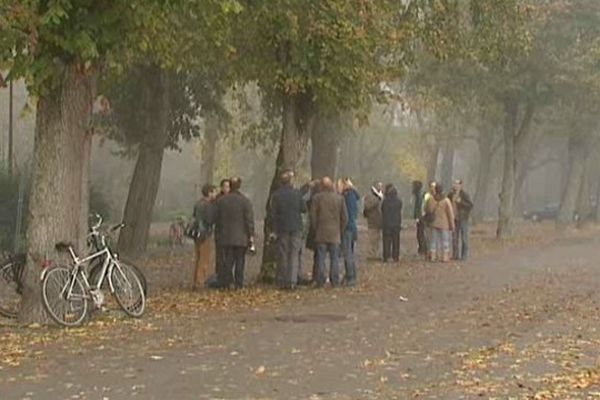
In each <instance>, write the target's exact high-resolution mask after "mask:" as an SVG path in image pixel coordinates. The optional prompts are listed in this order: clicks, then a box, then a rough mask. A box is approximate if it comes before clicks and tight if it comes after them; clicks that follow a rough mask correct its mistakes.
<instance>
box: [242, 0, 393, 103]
mask: <svg viewBox="0 0 600 400" xmlns="http://www.w3.org/2000/svg"><path fill="white" fill-rule="evenodd" d="M245 4H246V8H245V11H244V12H242V13H241V14H240V16H239V19H240V22H239V24H238V26H239V28H240V29H239V32H238V41H237V42H238V43H239V58H238V60H239V61H241V63H240V66H239V70H240V76H241V77H242V78H243V79H246V80H251V81H256V82H258V84H259V86H260V87H261V89H262V90H263V91H264V93H266V95H267V98H268V99H269V100H270V101H275V103H277V102H278V100H277V99H281V98H282V96H301V95H306V96H308V97H309V98H310V100H311V101H314V102H315V103H316V104H317V105H318V107H319V109H330V110H338V109H341V110H343V109H357V108H360V107H362V106H364V105H365V104H366V103H367V102H368V100H370V98H371V95H372V94H373V93H374V91H375V89H376V87H377V86H376V85H377V84H378V83H379V81H380V80H381V78H382V76H383V74H384V72H385V70H386V62H385V57H384V55H386V54H391V53H392V52H391V50H390V49H389V48H387V47H388V46H389V45H390V44H391V43H393V41H390V40H388V39H389V38H390V37H392V34H393V33H394V30H393V28H394V25H393V21H394V18H395V15H399V14H400V13H401V9H400V8H401V6H399V5H398V2H395V1H387V0H382V1H377V2H370V1H348V0H318V1H317V0H310V1H298V0H282V1H276V2H274V1H270V0H256V1H246V2H245Z"/></svg>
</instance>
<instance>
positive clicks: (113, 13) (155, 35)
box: [0, 0, 179, 95]
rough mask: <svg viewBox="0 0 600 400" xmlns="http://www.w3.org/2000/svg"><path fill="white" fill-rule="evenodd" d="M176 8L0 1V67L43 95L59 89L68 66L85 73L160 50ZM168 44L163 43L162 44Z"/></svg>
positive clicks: (153, 3) (150, 2)
mask: <svg viewBox="0 0 600 400" xmlns="http://www.w3.org/2000/svg"><path fill="white" fill-rule="evenodd" d="M178 3H179V2H177V1H175V2H165V1H160V0H131V1H111V2H106V1H96V0H0V10H1V16H0V65H2V66H3V67H5V68H7V69H8V70H10V74H9V78H10V79H18V78H24V79H25V81H26V82H27V84H28V89H29V91H30V93H32V94H34V95H43V94H45V93H48V91H49V90H50V89H51V88H52V87H54V86H55V85H57V84H58V83H60V79H61V76H62V72H63V70H64V69H65V67H66V66H67V65H68V64H74V65H78V66H79V69H80V71H81V73H91V72H92V71H97V70H98V69H100V68H102V67H103V66H104V65H105V64H109V65H110V64H111V63H112V64H113V65H114V64H115V63H117V62H118V63H119V64H126V63H127V62H129V61H130V60H131V59H132V58H133V57H134V56H135V55H136V54H138V53H139V52H143V51H144V50H146V48H147V47H149V46H148V43H150V42H152V47H153V48H158V49H160V48H163V47H165V42H169V39H170V38H172V37H173V35H164V36H163V35H161V33H164V32H165V31H166V22H168V20H167V18H166V16H167V15H168V14H169V12H170V11H171V10H172V9H173V8H174V7H176V6H177V4H178ZM167 44H168V43H167Z"/></svg>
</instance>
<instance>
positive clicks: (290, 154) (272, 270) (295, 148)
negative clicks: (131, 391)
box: [260, 96, 304, 283]
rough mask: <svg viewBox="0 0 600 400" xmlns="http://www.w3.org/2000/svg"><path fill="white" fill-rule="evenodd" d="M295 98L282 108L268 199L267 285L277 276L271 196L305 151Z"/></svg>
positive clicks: (265, 233)
mask: <svg viewBox="0 0 600 400" xmlns="http://www.w3.org/2000/svg"><path fill="white" fill-rule="evenodd" d="M296 100H297V99H295V98H294V97H291V96H285V97H284V101H283V107H282V122H283V126H282V129H281V139H280V141H279V151H278V153H277V160H276V161H275V173H274V175H273V179H272V180H271V186H270V187H269V195H268V197H267V204H266V207H265V208H266V213H265V221H264V226H263V238H264V243H263V257H262V265H261V272H260V279H261V280H262V281H263V282H265V283H272V282H273V281H274V279H275V274H276V269H277V268H276V264H275V262H276V254H275V251H274V246H270V243H269V240H268V238H269V237H270V236H271V233H272V221H271V218H270V215H269V208H270V205H271V196H272V195H273V192H275V190H277V188H278V187H279V177H280V176H281V174H282V173H283V171H285V170H286V169H291V170H295V169H296V166H297V163H298V160H299V158H300V157H299V155H300V153H301V152H302V151H303V150H304V149H303V147H304V146H303V140H302V137H301V131H300V129H299V127H298V124H297V121H299V120H300V118H299V116H298V115H297V114H298V107H297V103H296Z"/></svg>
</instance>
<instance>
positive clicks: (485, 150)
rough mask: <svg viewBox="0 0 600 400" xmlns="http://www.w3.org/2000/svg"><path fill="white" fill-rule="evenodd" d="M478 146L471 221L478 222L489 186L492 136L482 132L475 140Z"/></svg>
mask: <svg viewBox="0 0 600 400" xmlns="http://www.w3.org/2000/svg"><path fill="white" fill-rule="evenodd" d="M477 144H478V147H479V172H478V174H477V184H476V187H475V194H474V196H473V204H474V208H473V217H472V219H473V223H475V224H476V223H479V222H481V221H482V220H483V218H484V216H485V212H486V210H485V205H486V204H487V199H488V192H489V188H490V170H491V166H492V157H493V154H492V136H491V134H490V133H488V132H486V133H482V134H481V135H480V136H479V139H478V140H477Z"/></svg>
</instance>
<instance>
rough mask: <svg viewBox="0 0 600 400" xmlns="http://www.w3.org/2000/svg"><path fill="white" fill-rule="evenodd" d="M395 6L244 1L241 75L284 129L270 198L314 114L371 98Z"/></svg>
mask: <svg viewBox="0 0 600 400" xmlns="http://www.w3.org/2000/svg"><path fill="white" fill-rule="evenodd" d="M393 3H394V2H392V1H380V2H353V1H346V0H326V1H308V2H307V1H298V0H284V1H279V2H276V3H274V2H272V1H267V0H259V1H251V2H250V1H248V2H246V10H245V12H244V13H242V17H243V21H242V22H241V23H240V24H239V26H240V27H241V28H242V29H241V31H240V42H241V43H242V44H241V45H240V46H239V50H240V60H242V61H243V65H242V66H241V67H242V73H241V74H242V76H244V77H245V78H246V80H248V81H256V82H257V83H258V85H259V87H260V88H261V90H262V92H263V95H264V99H265V101H266V102H268V107H269V108H271V109H272V110H274V114H275V115H278V116H279V117H280V119H281V126H282V128H281V136H280V140H279V151H278V157H277V162H276V169H275V174H274V178H273V184H272V185H271V190H270V192H272V191H273V190H274V189H275V187H276V183H277V177H278V176H279V175H280V174H281V172H282V171H283V170H284V169H286V168H291V169H295V168H296V167H297V163H298V161H299V156H300V154H302V153H304V152H305V150H306V145H307V143H308V140H309V138H310V133H311V131H312V127H313V123H314V121H315V116H316V115H317V113H323V114H324V115H331V114H332V113H335V112H337V111H344V110H353V109H359V108H361V107H363V106H364V105H365V103H366V100H368V99H370V98H371V94H372V93H373V89H374V88H375V87H376V84H377V83H378V80H379V79H380V77H381V75H380V74H379V72H378V71H381V70H382V66H383V64H382V62H381V61H382V59H381V58H380V57H379V56H380V53H378V49H379V48H380V46H381V44H382V43H383V44H387V42H388V39H389V37H388V36H387V34H388V33H390V31H388V30H387V28H388V27H389V25H388V24H389V23H390V21H391V19H392V18H393V17H395V15H396V14H394V13H393V12H392V11H393V10H394V9H396V10H398V7H397V6H396V7H395V8H394V6H393ZM398 11H400V10H398ZM257 21H260V23H256V22H257ZM265 222H266V223H265V235H266V236H268V234H269V232H270V231H269V229H270V223H269V221H268V220H267V221H265ZM267 253H268V252H267ZM263 261H264V262H263V264H265V265H266V264H270V265H272V262H271V261H270V260H267V259H265V260H263ZM269 275H270V274H269Z"/></svg>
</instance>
